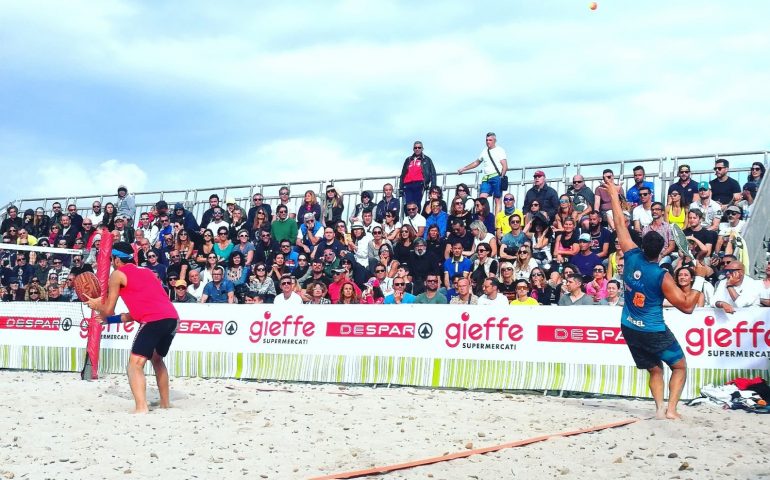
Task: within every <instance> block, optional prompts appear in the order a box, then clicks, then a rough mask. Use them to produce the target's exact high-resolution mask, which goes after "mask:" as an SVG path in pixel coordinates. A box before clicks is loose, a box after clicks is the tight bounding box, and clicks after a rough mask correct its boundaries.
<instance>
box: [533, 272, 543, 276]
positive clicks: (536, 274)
mask: <svg viewBox="0 0 770 480" xmlns="http://www.w3.org/2000/svg"><path fill="white" fill-rule="evenodd" d="M532 276H533V277H542V276H543V273H542V272H532Z"/></svg>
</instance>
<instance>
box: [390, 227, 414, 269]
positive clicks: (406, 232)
mask: <svg viewBox="0 0 770 480" xmlns="http://www.w3.org/2000/svg"><path fill="white" fill-rule="evenodd" d="M416 238H417V233H416V232H415V231H414V229H413V228H412V227H410V226H409V225H404V226H402V227H401V233H400V234H399V236H398V238H397V240H396V242H395V244H394V245H393V258H395V259H396V260H398V263H405V262H407V261H408V260H409V257H411V256H412V252H413V251H414V240H415V239H416Z"/></svg>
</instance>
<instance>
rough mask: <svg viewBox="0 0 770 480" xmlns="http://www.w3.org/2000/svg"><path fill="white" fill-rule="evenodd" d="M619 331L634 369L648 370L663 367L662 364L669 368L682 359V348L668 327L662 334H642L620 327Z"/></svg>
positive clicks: (638, 331) (623, 326)
mask: <svg viewBox="0 0 770 480" xmlns="http://www.w3.org/2000/svg"><path fill="white" fill-rule="evenodd" d="M620 331H621V332H623V338H624V339H625V341H626V345H628V349H629V350H630V351H631V356H632V357H634V363H636V368H639V369H643V370H649V369H651V368H653V367H663V362H665V363H666V365H668V366H669V367H670V366H672V365H674V364H675V363H676V362H678V361H679V360H681V359H683V358H684V352H683V351H682V347H681V346H679V342H677V340H676V337H675V336H674V334H673V333H671V330H669V329H668V327H666V329H665V330H664V331H662V332H643V331H640V330H634V329H633V328H628V327H626V326H625V325H621V326H620Z"/></svg>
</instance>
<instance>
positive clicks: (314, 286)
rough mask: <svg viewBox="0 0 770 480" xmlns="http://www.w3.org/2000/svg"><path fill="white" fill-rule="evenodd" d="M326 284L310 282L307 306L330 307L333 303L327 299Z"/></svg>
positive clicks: (307, 290)
mask: <svg viewBox="0 0 770 480" xmlns="http://www.w3.org/2000/svg"><path fill="white" fill-rule="evenodd" d="M327 291H328V290H327V288H326V284H324V283H323V282H310V283H308V285H307V288H306V293H305V296H306V297H307V300H305V304H306V305H329V304H331V303H332V302H331V301H330V300H329V299H328V298H326V292H327Z"/></svg>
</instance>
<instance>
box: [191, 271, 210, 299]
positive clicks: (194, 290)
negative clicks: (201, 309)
mask: <svg viewBox="0 0 770 480" xmlns="http://www.w3.org/2000/svg"><path fill="white" fill-rule="evenodd" d="M188 277H189V278H190V284H189V285H187V294H188V295H190V296H191V297H193V298H194V299H195V301H196V302H200V299H201V296H203V289H204V288H205V287H206V284H205V283H203V282H202V281H201V272H200V270H191V271H190V274H189V275H188Z"/></svg>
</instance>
